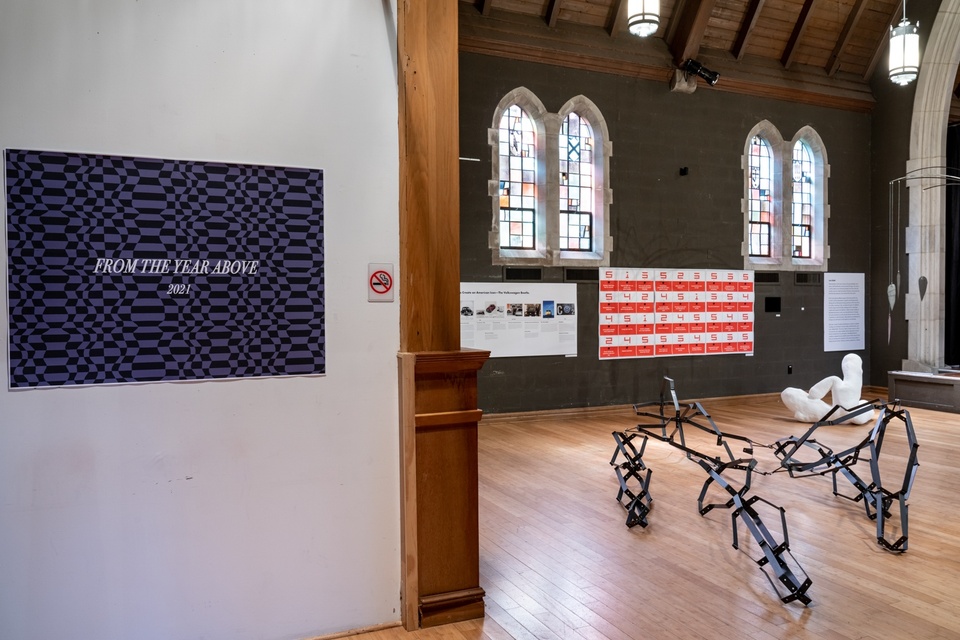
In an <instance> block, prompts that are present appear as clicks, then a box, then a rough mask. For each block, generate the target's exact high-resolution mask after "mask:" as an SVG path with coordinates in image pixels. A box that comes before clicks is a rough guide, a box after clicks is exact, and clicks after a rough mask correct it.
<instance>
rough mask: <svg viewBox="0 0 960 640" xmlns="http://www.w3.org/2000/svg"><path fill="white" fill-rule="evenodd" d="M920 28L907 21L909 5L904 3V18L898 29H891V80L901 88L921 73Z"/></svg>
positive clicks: (918, 24) (918, 25)
mask: <svg viewBox="0 0 960 640" xmlns="http://www.w3.org/2000/svg"><path fill="white" fill-rule="evenodd" d="M919 28H920V23H919V21H918V22H917V24H910V21H909V20H907V3H906V0H904V3H903V18H901V20H900V24H899V25H897V26H896V27H890V80H891V81H893V82H894V83H895V84H899V85H900V86H904V85H908V84H910V83H911V82H913V81H914V80H916V78H917V74H918V73H919V72H920V34H919V33H917V31H918V30H919Z"/></svg>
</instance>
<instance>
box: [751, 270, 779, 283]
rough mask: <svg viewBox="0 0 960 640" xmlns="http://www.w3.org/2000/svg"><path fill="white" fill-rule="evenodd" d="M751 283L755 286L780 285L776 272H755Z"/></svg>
mask: <svg viewBox="0 0 960 640" xmlns="http://www.w3.org/2000/svg"><path fill="white" fill-rule="evenodd" d="M753 281H754V282H756V283H757V284H780V272H778V271H755V272H754V274H753Z"/></svg>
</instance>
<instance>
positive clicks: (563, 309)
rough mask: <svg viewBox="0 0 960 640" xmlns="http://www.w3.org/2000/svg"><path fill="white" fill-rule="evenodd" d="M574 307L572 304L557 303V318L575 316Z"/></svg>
mask: <svg viewBox="0 0 960 640" xmlns="http://www.w3.org/2000/svg"><path fill="white" fill-rule="evenodd" d="M576 311H577V309H576V305H575V304H574V303H572V302H559V303H557V315H558V316H572V315H576Z"/></svg>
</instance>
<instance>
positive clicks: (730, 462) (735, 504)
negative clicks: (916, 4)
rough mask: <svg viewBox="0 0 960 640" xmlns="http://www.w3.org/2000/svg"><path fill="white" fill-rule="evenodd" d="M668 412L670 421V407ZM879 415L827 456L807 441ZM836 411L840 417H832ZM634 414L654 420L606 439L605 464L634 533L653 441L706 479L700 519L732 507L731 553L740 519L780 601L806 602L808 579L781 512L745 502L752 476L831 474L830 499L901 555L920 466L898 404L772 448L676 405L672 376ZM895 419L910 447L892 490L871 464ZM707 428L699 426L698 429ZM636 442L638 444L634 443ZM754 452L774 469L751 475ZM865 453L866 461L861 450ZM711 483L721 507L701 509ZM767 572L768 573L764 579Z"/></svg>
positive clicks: (644, 518)
mask: <svg viewBox="0 0 960 640" xmlns="http://www.w3.org/2000/svg"><path fill="white" fill-rule="evenodd" d="M876 402H878V403H879V401H876ZM651 406H655V407H657V411H656V412H652V411H648V410H646V408H647V407H651ZM671 406H672V415H670V408H671ZM877 408H879V409H880V415H879V417H878V418H877V420H876V422H875V424H874V427H873V428H872V429H871V431H870V434H869V435H868V436H867V437H866V438H864V440H863V441H861V442H860V443H859V444H858V445H856V446H854V447H850V448H849V449H845V450H843V451H840V452H839V453H834V452H833V450H831V449H830V448H829V447H826V446H824V445H823V444H821V443H820V442H818V441H817V440H815V439H814V438H812V435H813V434H814V432H815V431H816V430H817V429H818V428H820V427H822V426H827V425H836V424H841V423H843V422H847V421H849V420H851V419H853V418H854V417H856V416H858V415H861V414H862V413H864V412H866V411H873V410H874V409H877ZM841 409H842V411H843V414H842V415H840V417H838V418H835V419H832V417H833V416H834V415H835V414H837V412H838V411H840V410H841ZM634 411H635V412H636V414H637V415H638V416H641V417H643V418H648V419H653V422H645V423H641V424H638V425H637V426H636V427H634V428H632V429H628V430H625V431H615V432H614V433H613V438H614V441H615V442H616V448H615V449H614V453H613V457H612V458H611V459H610V464H611V466H613V468H614V471H615V472H616V475H617V480H618V482H619V489H618V492H617V501H618V502H619V503H620V504H621V506H623V508H624V509H626V511H627V520H626V525H627V526H628V527H633V526H636V525H638V524H639V525H640V526H641V527H646V526H647V525H648V524H649V521H648V515H649V514H650V511H651V510H652V508H653V498H652V497H651V495H650V478H651V475H652V473H653V471H652V469H650V468H648V467H647V465H646V464H645V463H644V461H643V455H644V452H645V450H646V446H647V442H648V441H649V439H650V438H654V439H656V440H659V441H661V442H664V443H666V444H669V445H670V446H672V447H674V448H676V449H679V450H680V451H683V452H684V454H685V456H686V458H687V459H688V460H691V461H694V462H696V463H697V464H698V465H699V466H700V467H701V468H702V469H703V470H704V471H705V472H706V473H707V479H706V481H705V482H704V484H703V488H702V489H701V491H700V495H699V497H698V498H697V509H698V511H699V513H700V515H701V516H703V515H706V514H707V513H708V512H709V511H711V510H713V509H715V508H721V509H732V512H731V520H732V524H733V548H734V549H739V548H740V540H739V535H738V529H737V525H738V522H737V520H738V519H740V520H741V521H743V523H744V524H745V525H746V526H747V529H748V530H749V531H750V534H751V536H752V537H753V540H754V542H755V543H756V544H757V546H758V547H759V548H760V551H761V553H762V554H761V556H760V557H759V558H755V559H754V562H756V563H757V565H758V566H759V567H760V568H761V570H763V572H764V575H765V576H766V577H767V580H769V582H770V584H771V586H773V588H774V591H776V593H777V596H778V597H779V598H780V600H781V601H782V602H784V603H789V602H793V601H799V602H802V603H803V604H804V605H808V604H810V602H811V599H810V596H808V595H807V591H808V590H809V588H810V586H811V585H812V580H811V579H810V578H809V576H807V574H806V572H804V570H803V568H802V567H800V564H799V563H798V562H797V560H796V558H794V556H793V554H792V553H791V552H790V539H789V535H788V532H787V519H786V511H785V510H784V509H783V507H780V506H778V505H776V504H774V503H772V502H770V501H769V500H766V499H764V498H761V497H759V496H756V495H751V496H748V495H747V494H748V493H749V491H750V489H751V485H752V480H753V476H754V474H755V473H756V474H759V475H772V474H774V473H777V472H787V473H788V474H789V475H790V476H791V477H809V476H817V475H821V476H822V475H827V474H831V476H832V480H833V494H834V495H835V496H838V497H842V498H846V499H848V500H852V501H854V502H859V501H861V500H862V501H863V502H864V505H865V508H866V512H867V517H868V518H870V519H873V520H876V521H877V542H878V544H880V545H881V546H883V547H884V548H885V549H887V550H890V551H894V552H898V553H900V552H903V551H906V550H907V506H908V505H907V500H908V498H909V496H910V489H911V488H912V486H913V481H914V479H915V478H916V473H917V468H918V467H919V462H918V461H917V449H918V448H919V445H918V444H917V440H916V434H915V432H914V429H913V423H912V422H911V420H910V414H909V412H907V411H906V410H904V409H902V408H900V406H899V401H895V402H893V403H887V404H883V403H881V404H875V403H873V402H867V403H864V404H862V405H859V406H857V407H854V408H852V409H846V408H843V407H839V406H835V407H833V409H831V410H830V411H829V412H828V413H827V414H826V415H825V416H824V417H823V418H822V419H821V420H820V421H818V422H816V423H815V424H814V425H813V426H812V427H811V428H810V429H808V430H807V432H806V433H805V434H804V435H803V436H800V437H799V438H798V437H794V436H790V437H787V438H783V439H781V440H778V441H776V442H775V443H774V444H772V445H760V444H757V443H755V442H754V441H753V440H751V439H750V438H747V437H744V436H741V435H736V434H732V433H725V432H723V431H721V430H720V429H719V428H718V427H717V425H716V423H715V422H714V421H713V418H711V417H710V414H708V413H707V412H706V410H705V409H704V408H703V406H702V405H701V404H700V403H699V402H693V403H688V404H685V405H683V406H681V404H680V402H679V401H678V400H677V394H676V388H675V385H674V381H673V380H672V379H671V378H668V377H666V376H665V377H664V378H663V380H662V381H661V383H660V397H659V400H658V401H654V402H647V403H642V404H635V405H634ZM894 419H897V420H900V421H902V422H903V424H904V427H905V431H906V435H907V445H908V448H909V454H908V460H907V466H906V473H905V476H904V479H903V482H902V484H901V485H900V486H899V488H898V489H897V490H896V491H891V490H889V489H886V488H884V486H883V484H882V483H881V474H880V465H879V462H878V459H879V457H880V453H881V450H882V447H883V438H884V434H885V432H886V428H887V425H888V424H889V423H890V422H891V421H892V420H894ZM702 423H706V424H702ZM685 426H686V427H693V428H695V429H699V430H701V431H704V432H706V433H708V434H711V435H713V436H716V446H717V447H719V448H721V450H722V454H721V455H716V456H710V455H708V454H706V453H703V452H701V451H698V450H696V449H693V448H691V447H689V446H687V441H686V440H687V439H686V436H685V434H684V427H685ZM637 438H639V439H640V446H639V448H637V445H636V444H634V442H633V441H634V440H635V439H637ZM731 441H733V442H739V443H741V444H742V445H743V449H742V451H743V453H745V454H746V455H747V457H737V456H735V455H734V453H733V450H732V449H731V447H730V442H731ZM755 446H761V447H764V448H769V449H772V450H773V452H774V455H775V456H776V457H777V459H778V460H779V462H780V464H779V467H778V468H776V469H774V470H772V471H760V470H759V469H757V460H756V459H755V458H754V457H753V451H754V447H755ZM807 448H809V449H813V450H814V451H816V452H817V455H818V456H819V457H817V458H816V459H815V460H812V461H802V460H800V458H799V455H798V454H799V453H800V451H805V450H806V449H807ZM864 451H866V452H869V458H867V457H866V455H863V454H862V452H864ZM861 461H868V462H869V465H870V481H869V482H867V481H865V480H864V479H862V478H861V477H860V475H858V474H857V473H856V472H855V471H854V467H855V466H856V465H857V464H858V463H859V462H861ZM731 472H742V473H743V480H742V482H740V483H739V488H737V486H735V484H734V483H733V482H732V481H731V480H730V479H729V478H728V476H729V475H730V473H731ZM837 474H842V475H843V476H844V477H845V478H847V479H848V480H849V481H850V482H851V484H852V485H853V486H854V487H855V488H856V489H857V492H858V493H857V494H856V495H855V496H846V495H843V494H841V493H840V492H839V491H838V488H837ZM712 485H716V487H717V488H719V489H720V491H721V492H722V494H723V495H724V496H728V499H727V500H726V501H725V502H715V503H706V504H705V503H704V500H705V499H706V496H707V493H708V491H709V489H710V487H711V486H712ZM895 501H896V502H898V503H899V506H900V530H901V533H902V535H901V536H900V538H899V539H897V540H895V541H893V542H890V541H888V540H887V539H886V537H885V535H884V522H885V520H886V519H887V518H890V517H891V507H892V506H893V503H894V502H895ZM761 506H766V507H770V508H772V509H774V510H775V511H776V512H777V514H778V515H779V520H780V527H781V528H780V532H781V535H782V539H778V538H777V536H776V535H775V534H774V533H772V532H771V530H770V529H769V528H768V527H767V526H766V525H765V524H764V522H763V519H762V517H761V515H760V513H759V511H758V507H761ZM771 572H772V575H771Z"/></svg>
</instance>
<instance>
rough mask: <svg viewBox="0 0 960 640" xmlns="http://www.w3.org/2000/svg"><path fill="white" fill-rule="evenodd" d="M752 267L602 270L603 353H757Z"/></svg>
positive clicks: (640, 355) (604, 356) (607, 357)
mask: <svg viewBox="0 0 960 640" xmlns="http://www.w3.org/2000/svg"><path fill="white" fill-rule="evenodd" d="M753 304H754V282H753V271H728V270H722V269H653V268H618V269H601V270H600V323H599V324H600V327H599V329H600V330H599V338H600V359H601V360H615V359H618V358H654V357H658V356H661V357H662V356H690V355H720V354H737V353H739V354H748V355H749V354H753V321H754V315H753V313H754V310H753Z"/></svg>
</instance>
